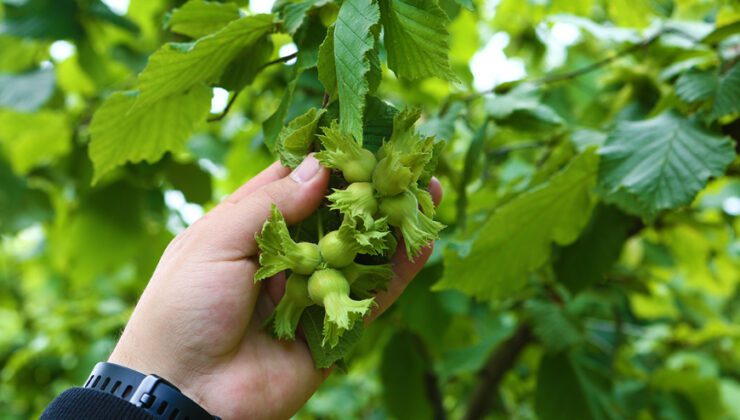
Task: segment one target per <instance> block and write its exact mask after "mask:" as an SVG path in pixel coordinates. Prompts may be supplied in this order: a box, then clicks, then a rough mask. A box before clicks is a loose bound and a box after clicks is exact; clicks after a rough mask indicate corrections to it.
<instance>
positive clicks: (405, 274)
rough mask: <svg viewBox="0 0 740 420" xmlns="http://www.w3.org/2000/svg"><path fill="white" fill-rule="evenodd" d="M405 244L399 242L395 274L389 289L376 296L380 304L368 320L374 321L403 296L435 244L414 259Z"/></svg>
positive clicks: (394, 262)
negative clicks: (408, 253) (411, 259)
mask: <svg viewBox="0 0 740 420" xmlns="http://www.w3.org/2000/svg"><path fill="white" fill-rule="evenodd" d="M403 248H404V246H403V244H402V243H399V244H398V251H397V252H396V253H395V254H394V255H393V258H392V259H391V264H392V265H393V271H394V273H395V274H394V276H393V279H391V281H390V282H389V283H388V290H384V291H382V292H380V293H378V294H377V295H376V296H375V303H376V304H377V305H378V306H376V307H375V309H373V312H372V313H371V314H370V315H369V316H368V317H367V318H366V322H372V321H373V320H374V319H375V318H377V317H378V316H380V314H382V313H383V312H385V311H386V310H387V309H388V308H389V307H390V306H391V305H392V304H393V302H395V301H396V299H398V297H399V296H401V293H403V291H404V290H405V289H406V286H408V285H409V283H411V280H413V279H414V277H416V275H417V274H418V273H419V271H421V269H422V268H423V267H424V264H426V262H427V260H428V259H429V256H430V255H432V249H433V248H434V244H433V243H431V244H429V245H428V246H427V247H425V248H424V249H422V251H421V254H419V256H418V257H416V258H415V259H414V260H413V261H409V259H408V257H407V256H406V252H404V251H403Z"/></svg>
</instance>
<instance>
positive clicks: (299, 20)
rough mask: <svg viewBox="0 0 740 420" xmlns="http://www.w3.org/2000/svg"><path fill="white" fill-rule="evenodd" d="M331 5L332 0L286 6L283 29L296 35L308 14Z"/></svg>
mask: <svg viewBox="0 0 740 420" xmlns="http://www.w3.org/2000/svg"><path fill="white" fill-rule="evenodd" d="M328 3H331V0H298V1H295V2H293V3H290V4H287V5H285V7H283V8H282V10H281V15H282V18H283V28H285V31H286V32H288V33H289V34H291V35H295V33H296V32H297V31H298V29H299V28H300V27H301V26H302V25H303V22H304V21H305V20H306V15H307V14H308V12H309V11H310V10H311V9H313V8H316V7H321V6H323V5H325V4H328Z"/></svg>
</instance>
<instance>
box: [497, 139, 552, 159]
mask: <svg viewBox="0 0 740 420" xmlns="http://www.w3.org/2000/svg"><path fill="white" fill-rule="evenodd" d="M548 144H549V143H548V142H546V141H524V142H520V143H513V144H510V145H507V146H501V147H498V148H496V149H493V150H489V151H488V152H486V156H488V157H500V156H506V155H508V154H509V153H511V152H516V151H519V150H526V149H537V148H539V147H542V146H547V145H548Z"/></svg>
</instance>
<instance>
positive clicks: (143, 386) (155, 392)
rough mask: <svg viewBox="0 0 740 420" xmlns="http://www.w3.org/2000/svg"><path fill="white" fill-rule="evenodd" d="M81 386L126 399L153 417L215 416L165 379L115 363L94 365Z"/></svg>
mask: <svg viewBox="0 0 740 420" xmlns="http://www.w3.org/2000/svg"><path fill="white" fill-rule="evenodd" d="M85 388H88V389H94V390H96V391H100V392H105V393H107V394H112V395H114V396H116V397H118V398H121V399H123V400H126V401H128V402H130V403H131V404H133V405H135V406H137V407H139V408H141V409H144V410H146V411H147V412H148V413H149V414H151V415H152V416H154V418H157V419H173V420H174V419H177V420H185V419H188V420H201V419H203V420H205V419H208V420H213V419H218V417H216V416H212V415H211V414H209V413H208V412H207V411H206V410H205V409H204V408H203V407H201V406H200V405H198V403H196V402H195V401H193V400H191V399H190V398H188V397H187V396H185V394H183V393H182V392H180V390H179V389H177V387H176V386H174V385H172V384H171V383H169V382H167V381H166V380H165V379H163V378H160V377H159V376H157V375H144V374H143V373H139V372H137V371H135V370H133V369H129V368H127V367H124V366H121V365H117V364H115V363H109V362H100V363H98V364H96V365H95V368H94V369H93V371H92V373H91V374H90V377H89V378H88V379H87V382H86V383H85Z"/></svg>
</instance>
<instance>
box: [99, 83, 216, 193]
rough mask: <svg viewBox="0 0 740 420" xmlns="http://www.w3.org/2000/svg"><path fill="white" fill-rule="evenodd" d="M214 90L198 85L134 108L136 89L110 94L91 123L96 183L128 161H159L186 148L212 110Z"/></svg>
mask: <svg viewBox="0 0 740 420" xmlns="http://www.w3.org/2000/svg"><path fill="white" fill-rule="evenodd" d="M210 97H211V90H210V89H209V88H207V87H206V86H203V85H200V86H195V87H194V88H193V89H191V90H190V91H189V92H187V93H184V94H180V95H172V96H170V97H168V98H166V99H163V100H160V101H158V102H155V103H154V104H152V105H149V106H146V107H134V104H135V103H136V102H137V94H136V92H118V93H114V94H113V95H111V96H110V97H109V98H108V99H107V100H106V101H105V102H104V103H103V105H102V106H101V107H100V109H98V111H97V112H96V113H95V116H94V117H93V120H92V123H91V125H90V134H91V140H90V159H92V161H93V164H94V166H95V176H94V178H93V183H95V182H97V181H98V180H99V179H100V177H101V176H103V175H104V174H105V173H106V172H109V171H110V170H111V169H113V168H115V167H116V166H119V165H123V164H124V163H126V162H140V161H142V160H145V161H147V162H155V161H157V160H158V159H159V158H160V157H161V156H162V155H163V154H164V153H165V152H168V151H178V150H181V149H182V148H183V146H184V145H185V141H186V140H187V139H188V138H189V137H190V134H191V133H192V132H193V129H194V128H195V126H196V125H197V124H198V123H200V122H202V121H203V120H204V119H205V117H206V115H208V111H209V109H210V101H209V100H210Z"/></svg>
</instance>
